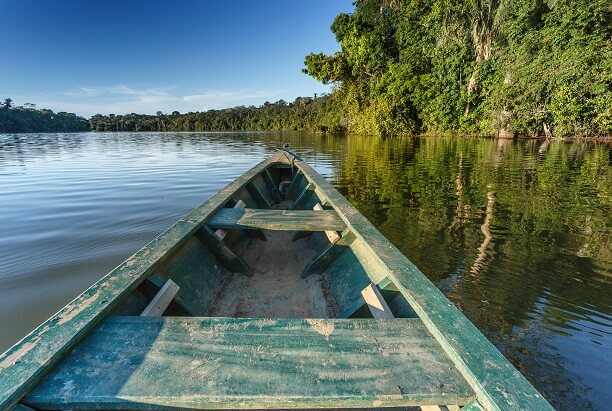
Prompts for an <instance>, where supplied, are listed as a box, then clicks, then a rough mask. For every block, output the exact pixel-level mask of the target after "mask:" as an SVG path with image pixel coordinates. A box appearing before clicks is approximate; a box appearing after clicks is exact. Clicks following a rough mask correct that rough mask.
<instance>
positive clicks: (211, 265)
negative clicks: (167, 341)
mask: <svg viewBox="0 0 612 411" xmlns="http://www.w3.org/2000/svg"><path fill="white" fill-rule="evenodd" d="M294 174H297V173H296V171H295V169H292V168H291V167H288V166H286V165H282V164H277V165H273V166H271V167H269V168H267V169H265V170H264V171H263V172H262V173H260V174H258V175H256V176H255V178H253V179H252V180H251V181H250V182H249V183H248V184H246V186H244V187H242V188H241V189H240V190H238V191H237V192H236V193H235V194H234V195H233V196H232V197H231V198H228V199H227V203H226V204H225V205H224V207H223V208H221V209H219V210H218V211H217V212H215V213H214V214H212V215H211V216H210V218H209V219H208V220H207V223H206V224H205V225H204V226H203V227H201V228H200V229H199V230H198V231H197V232H196V233H195V235H193V237H192V238H189V239H188V240H187V241H186V242H185V243H184V244H183V245H182V246H181V248H180V249H178V250H176V251H175V252H174V253H173V255H172V256H170V257H169V258H168V259H166V261H165V262H163V263H162V265H161V266H160V267H158V268H157V269H155V270H154V273H153V274H152V275H151V276H150V277H149V278H148V279H147V280H146V281H145V282H143V283H142V284H141V286H140V287H138V288H137V289H136V290H135V291H134V292H133V293H132V294H131V295H130V296H129V297H128V298H126V300H125V301H124V302H123V303H122V304H121V305H120V306H119V307H118V308H117V309H116V311H115V313H114V314H116V315H140V314H141V313H142V312H143V311H144V310H145V308H146V307H147V305H148V304H149V303H150V302H151V301H152V299H153V298H154V296H155V295H156V294H157V293H158V292H159V291H160V289H161V288H162V287H163V285H164V284H165V283H166V282H167V281H168V280H172V282H174V283H175V284H176V285H177V286H178V291H177V294H176V295H175V296H174V299H173V300H172V303H171V304H170V306H169V307H167V309H166V310H165V311H164V312H163V315H166V316H190V315H191V316H207V317H244V318H372V316H373V314H372V311H371V310H370V309H369V308H368V305H367V302H366V301H365V300H364V295H363V291H364V289H366V287H368V286H369V285H370V284H378V287H377V288H378V289H377V290H375V291H378V290H380V295H381V296H382V298H383V299H384V301H385V302H386V303H387V305H388V307H389V309H390V310H391V313H392V314H393V315H394V316H395V317H400V318H403V317H415V316H416V315H415V314H414V311H413V310H412V309H411V307H410V305H409V304H408V303H407V302H406V300H405V299H404V297H403V296H402V295H401V294H400V293H399V292H397V290H396V289H395V288H394V287H393V284H391V283H390V282H388V281H383V280H384V278H380V274H379V273H377V271H376V268H377V267H376V265H372V264H368V262H369V260H371V258H370V256H369V255H368V252H367V251H366V249H365V247H364V246H363V244H362V243H361V242H360V241H357V240H356V238H355V235H354V234H353V233H351V232H350V231H349V230H348V229H347V227H346V224H345V223H344V221H343V220H342V218H341V216H340V215H338V214H337V213H336V211H335V210H334V209H333V208H332V207H331V206H329V205H327V202H326V198H325V197H324V194H323V193H322V192H321V191H319V190H317V189H316V187H315V186H314V185H313V184H312V183H309V181H308V179H307V178H305V177H303V174H297V176H298V177H297V179H294V177H295V176H294ZM381 281H382V283H381ZM379 283H381V284H379ZM377 294H378V293H377ZM373 304H374V305H376V302H373Z"/></svg>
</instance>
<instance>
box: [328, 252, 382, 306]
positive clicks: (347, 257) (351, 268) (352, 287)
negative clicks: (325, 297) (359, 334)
mask: <svg viewBox="0 0 612 411" xmlns="http://www.w3.org/2000/svg"><path fill="white" fill-rule="evenodd" d="M323 275H324V276H325V277H326V279H327V283H328V286H329V290H330V291H331V292H332V294H333V296H334V300H335V303H336V306H337V307H338V311H339V312H340V313H344V312H345V311H346V310H348V309H350V308H351V307H354V306H355V303H359V305H360V307H361V306H362V305H363V304H364V301H363V298H361V290H363V289H364V288H365V287H366V286H367V285H368V284H370V283H371V282H372V281H371V279H370V277H369V276H368V273H367V271H366V270H365V269H364V267H363V266H362V265H361V263H360V261H359V260H358V258H357V256H356V255H355V253H354V251H353V244H351V246H350V247H348V248H346V249H345V250H344V251H343V252H342V253H341V254H340V255H339V256H338V257H337V258H336V259H334V260H333V261H332V263H331V265H330V266H329V268H327V269H326V271H325V273H324V274H323ZM344 315H346V316H347V317H349V316H350V317H355V316H365V317H368V316H370V310H368V309H367V308H366V310H365V311H362V310H359V309H358V310H356V311H355V312H353V313H350V315H349V314H348V313H346V314H344Z"/></svg>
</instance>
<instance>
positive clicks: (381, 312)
mask: <svg viewBox="0 0 612 411" xmlns="http://www.w3.org/2000/svg"><path fill="white" fill-rule="evenodd" d="M361 296H362V297H363V301H365V303H366V304H367V306H368V308H369V309H370V312H371V313H372V317H374V318H386V319H390V318H394V316H393V313H392V312H391V309H390V308H389V306H388V305H387V302H386V301H385V300H384V298H383V297H382V295H380V291H379V290H378V287H376V286H375V285H374V284H370V285H368V286H367V287H366V288H364V289H363V290H361Z"/></svg>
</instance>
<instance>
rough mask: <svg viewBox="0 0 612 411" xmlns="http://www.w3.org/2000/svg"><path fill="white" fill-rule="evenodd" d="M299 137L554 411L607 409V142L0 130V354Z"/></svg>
mask: <svg viewBox="0 0 612 411" xmlns="http://www.w3.org/2000/svg"><path fill="white" fill-rule="evenodd" d="M284 140H288V141H290V142H291V145H292V147H293V148H294V150H296V151H298V152H299V153H300V154H302V155H303V157H304V158H305V159H306V160H307V161H308V162H309V163H311V164H312V165H313V166H314V167H315V168H316V169H317V170H318V171H319V172H320V173H322V174H323V175H324V176H326V177H327V178H328V179H329V180H330V181H332V182H333V184H334V185H335V186H336V187H337V188H338V189H339V190H340V191H341V192H342V194H344V195H345V196H346V197H347V198H348V199H349V200H350V201H351V202H352V203H353V204H354V205H355V206H356V207H357V208H358V209H359V210H360V211H361V212H362V213H363V214H364V215H365V216H366V217H367V218H368V219H370V221H372V222H373V223H374V224H375V225H376V226H377V227H378V228H379V229H380V230H381V231H382V232H383V234H385V235H386V236H387V237H388V238H389V239H390V240H391V241H392V242H393V243H394V244H395V245H396V246H398V247H399V249H400V250H401V251H402V252H403V253H405V254H406V255H407V256H408V258H410V259H411V260H412V261H414V262H415V263H416V265H417V266H418V267H419V268H420V269H421V270H422V271H423V272H424V273H425V274H426V275H427V276H428V277H429V278H430V279H431V281H433V282H434V283H435V284H436V285H437V286H438V287H439V288H440V289H441V290H442V291H443V292H444V293H445V294H446V295H447V296H448V297H449V298H450V299H451V300H452V301H453V302H454V303H455V304H456V305H457V306H458V307H459V308H460V309H461V310H462V311H463V312H464V313H465V314H466V315H467V316H468V317H469V318H470V319H471V320H472V321H473V322H474V323H475V324H476V326H477V327H478V328H479V329H480V330H482V331H483V332H484V333H485V334H486V336H487V337H488V338H489V339H490V340H491V341H493V343H494V344H495V345H496V346H497V347H498V348H499V349H500V350H501V351H502V352H503V353H504V355H506V357H507V358H509V359H510V360H511V361H512V362H513V364H514V365H515V366H516V367H517V368H519V370H520V371H521V372H523V374H525V375H526V376H527V378H528V379H529V380H530V381H531V382H532V383H533V384H534V385H535V386H536V387H537V388H538V389H539V390H540V391H541V392H542V393H543V394H544V395H545V396H546V397H547V398H548V399H549V401H551V402H552V403H553V404H554V405H555V406H556V407H558V408H560V409H568V410H570V409H600V410H604V409H609V408H610V404H612V389H611V388H610V387H611V386H610V380H611V379H612V371H611V370H612V239H611V232H612V228H611V226H612V224H611V221H610V216H611V215H612V167H611V166H610V158H611V150H610V147H606V146H604V145H597V144H586V143H581V144H580V143H574V144H566V143H560V142H555V143H552V144H550V145H542V144H541V143H540V142H536V141H528V142H513V141H505V140H500V141H496V140H488V139H450V138H413V139H409V138H401V139H400V138H398V139H387V140H383V139H376V138H371V137H370V138H368V137H359V136H352V137H321V136H313V135H309V134H299V133H286V134H279V133H165V134H164V133H139V134H137V133H113V134H105V133H96V134H94V133H83V134H31V135H23V134H22V135H1V134H0V352H1V351H4V350H5V349H6V348H8V347H9V346H10V345H12V344H13V343H15V342H16V341H17V340H19V339H20V338H21V337H23V336H24V335H25V334H26V333H27V332H28V331H30V330H31V329H32V328H33V327H35V326H36V325H38V324H39V323H40V322H41V321H43V320H45V319H46V318H48V317H49V316H50V315H52V314H53V313H54V312H55V311H57V310H58V309H59V308H61V307H62V306H63V305H65V304H66V303H67V302H68V301H70V300H71V299H72V298H74V297H75V296H76V295H78V294H79V293H80V292H82V291H83V290H84V289H85V288H87V287H88V286H89V285H91V284H92V283H93V282H95V281H96V280H97V279H99V278H100V277H101V276H102V275H104V274H105V273H107V272H108V271H109V270H110V269H112V268H113V267H115V266H116V265H117V264H119V263H120V262H121V261H122V260H124V259H125V258H126V257H128V256H129V255H131V254H132V253H134V252H135V251H136V250H138V249H139V248H140V247H142V246H143V245H145V244H146V243H147V242H148V241H150V240H151V239H153V238H154V237H155V236H157V235H158V234H160V233H161V232H162V231H163V230H164V229H166V228H168V227H169V226H170V225H171V224H172V223H174V222H175V221H176V220H177V219H178V218H179V217H181V216H182V215H184V214H185V213H187V212H188V211H189V210H191V209H192V208H194V207H196V206H198V205H199V204H201V203H202V202H203V201H204V200H206V199H207V198H208V197H210V196H211V195H213V194H214V193H215V192H216V191H217V190H219V189H220V188H221V187H223V186H224V185H226V184H227V183H229V182H230V181H232V180H233V179H234V178H236V177H237V176H239V175H240V174H242V173H243V172H244V171H246V170H247V169H249V168H250V167H251V166H253V165H254V164H256V163H257V162H259V161H261V160H262V159H263V158H264V157H265V156H267V155H269V154H271V153H272V152H273V151H274V149H275V148H276V147H278V146H279V142H280V141H284Z"/></svg>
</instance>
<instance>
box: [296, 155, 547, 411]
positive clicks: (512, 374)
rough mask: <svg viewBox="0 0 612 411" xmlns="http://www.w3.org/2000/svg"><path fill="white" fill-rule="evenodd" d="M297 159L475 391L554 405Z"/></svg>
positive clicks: (540, 406) (509, 403)
mask: <svg viewBox="0 0 612 411" xmlns="http://www.w3.org/2000/svg"><path fill="white" fill-rule="evenodd" d="M295 165H296V166H297V167H298V168H299V170H300V171H301V172H302V173H304V175H305V177H306V178H308V180H309V181H310V183H311V184H314V185H315V187H316V189H318V190H320V191H321V192H323V193H324V194H325V197H326V199H327V201H328V202H329V204H330V205H331V206H332V207H333V208H334V209H335V210H336V211H337V212H338V214H339V215H340V216H341V217H342V219H343V220H344V221H345V222H346V223H347V226H348V228H349V229H350V230H351V231H352V232H354V233H355V235H356V237H357V239H358V240H359V242H360V244H363V245H364V247H366V249H367V251H368V252H369V255H370V258H371V260H372V261H373V263H372V264H375V265H377V267H378V271H379V273H380V274H381V275H385V276H387V277H389V279H390V280H391V281H392V282H393V283H394V284H395V285H396V287H397V288H398V290H399V291H400V292H401V293H402V295H403V296H404V298H405V299H406V301H408V303H409V304H410V306H411V307H412V308H413V309H414V310H415V312H416V314H417V315H418V316H419V318H421V320H422V321H423V322H424V324H425V325H426V327H427V328H428V330H429V331H430V332H431V333H432V335H433V336H434V337H435V338H436V339H437V340H438V342H439V343H440V347H441V349H443V350H444V351H445V352H446V354H447V355H448V356H449V357H450V358H451V360H452V361H453V363H454V364H455V366H456V367H457V369H459V370H460V371H461V373H462V374H463V375H464V377H465V378H466V379H467V381H468V382H469V383H470V384H471V386H472V388H473V389H474V391H475V392H476V395H477V399H478V402H479V403H480V404H481V406H482V407H483V408H484V409H487V410H498V409H508V410H511V409H521V410H538V411H540V410H552V409H553V408H552V407H551V406H550V404H549V403H548V402H547V401H546V400H545V399H544V398H543V397H542V395H541V394H540V393H538V392H537V390H536V389H535V388H534V387H533V386H532V385H531V384H530V383H529V382H528V381H527V380H526V379H525V377H524V376H523V375H521V373H520V372H518V371H517V370H516V368H514V366H512V364H511V363H510V362H509V361H508V360H507V359H506V358H504V356H503V355H502V354H501V353H500V352H499V351H498V350H497V348H495V346H493V344H491V343H490V342H489V341H488V340H487V338H486V337H485V336H484V335H483V334H482V333H481V332H480V331H479V330H478V329H477V328H476V327H475V326H474V324H472V323H471V322H470V321H469V320H468V319H467V318H466V317H465V316H464V315H463V314H462V313H461V312H460V311H459V310H458V309H457V308H456V307H455V306H454V305H453V304H452V303H450V302H449V301H448V299H447V298H446V297H445V296H444V295H443V294H442V293H441V292H440V290H438V289H437V288H436V286H435V285H434V284H432V283H431V281H429V279H427V277H426V276H425V275H424V274H423V273H422V272H421V271H419V269H418V268H417V267H416V266H415V265H414V264H413V263H412V262H411V261H410V260H408V259H407V258H406V257H405V256H404V255H403V254H402V253H401V252H400V251H399V250H398V249H397V248H396V247H395V246H393V245H392V244H391V243H390V242H389V240H387V239H386V238H385V237H384V236H383V235H382V234H381V233H380V232H379V231H378V230H377V229H376V227H374V226H373V225H372V224H371V223H370V222H369V221H368V220H367V219H366V218H365V217H364V216H363V215H362V214H361V213H359V211H357V210H356V209H355V207H353V206H352V205H351V204H350V203H349V202H348V201H347V200H346V199H345V198H344V197H343V196H342V195H341V194H340V193H339V192H338V191H336V190H335V189H334V188H333V187H332V186H331V185H330V184H329V183H328V182H327V181H326V180H325V179H324V178H323V177H322V176H321V175H320V174H318V173H317V172H316V171H315V170H314V169H312V167H310V166H309V165H308V164H306V163H305V162H303V161H296V162H295Z"/></svg>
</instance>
